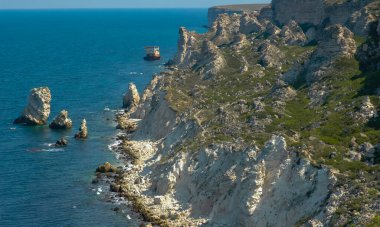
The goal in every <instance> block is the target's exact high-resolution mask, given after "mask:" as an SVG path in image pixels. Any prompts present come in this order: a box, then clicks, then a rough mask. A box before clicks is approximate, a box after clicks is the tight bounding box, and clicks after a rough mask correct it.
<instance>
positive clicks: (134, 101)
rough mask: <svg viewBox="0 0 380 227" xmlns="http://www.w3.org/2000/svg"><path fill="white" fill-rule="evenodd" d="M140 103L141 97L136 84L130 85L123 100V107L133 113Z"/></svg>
mask: <svg viewBox="0 0 380 227" xmlns="http://www.w3.org/2000/svg"><path fill="white" fill-rule="evenodd" d="M139 102H140V95H139V92H138V91H137V88H136V85H135V84H134V83H129V88H128V92H127V93H126V94H125V95H124V98H123V107H124V108H126V109H128V110H129V111H131V110H132V109H135V108H136V107H137V105H138V104H139Z"/></svg>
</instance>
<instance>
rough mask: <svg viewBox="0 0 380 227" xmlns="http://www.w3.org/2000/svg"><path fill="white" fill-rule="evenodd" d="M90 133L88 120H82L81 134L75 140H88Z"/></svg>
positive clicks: (76, 135)
mask: <svg viewBox="0 0 380 227" xmlns="http://www.w3.org/2000/svg"><path fill="white" fill-rule="evenodd" d="M87 136H88V131H87V121H86V119H83V120H82V123H81V125H80V127H79V132H78V133H77V134H75V136H74V138H75V139H87Z"/></svg>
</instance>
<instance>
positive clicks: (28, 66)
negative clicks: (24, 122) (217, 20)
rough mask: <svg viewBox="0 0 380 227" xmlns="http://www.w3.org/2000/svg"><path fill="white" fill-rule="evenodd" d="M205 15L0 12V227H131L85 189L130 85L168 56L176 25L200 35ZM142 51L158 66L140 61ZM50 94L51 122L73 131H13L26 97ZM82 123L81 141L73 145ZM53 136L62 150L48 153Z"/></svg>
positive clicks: (106, 155) (104, 154) (143, 80)
mask: <svg viewBox="0 0 380 227" xmlns="http://www.w3.org/2000/svg"><path fill="white" fill-rule="evenodd" d="M206 13H207V10H206V9H186V10H185V9H184V10H182V9H181V10H179V9H170V10H137V9H136V10H41V11H38V10H36V11H17V10H12V11H0V81H1V82H0V170H1V176H0V202H1V205H0V226H92V225H95V226H134V225H135V221H134V220H128V219H127V218H125V216H124V215H121V214H118V213H116V212H114V211H112V210H111V208H112V207H114V205H112V204H110V203H107V202H106V201H105V200H104V199H102V193H100V195H97V193H96V191H94V190H93V189H94V185H92V184H91V180H92V177H93V176H94V170H95V169H96V167H97V166H98V165H99V164H101V163H104V162H105V161H110V162H111V163H117V160H115V157H114V155H113V154H112V153H111V152H110V151H109V150H108V147H107V146H108V145H109V144H110V143H111V142H112V138H113V137H114V135H115V133H116V131H115V130H114V126H115V125H114V123H113V122H112V120H110V119H112V111H107V109H106V108H110V109H111V110H112V109H117V108H119V107H120V106H121V104H122V101H121V100H122V99H121V97H122V94H123V93H124V92H125V91H126V89H127V88H128V83H129V82H131V81H133V82H135V83H136V85H137V87H138V88H139V90H140V91H142V89H143V88H144V87H145V85H146V84H147V83H148V82H149V80H150V78H151V76H152V74H153V73H154V72H157V71H159V70H160V67H161V65H162V64H163V63H165V62H166V61H167V60H168V59H169V58H170V57H172V56H173V55H174V53H175V51H176V47H177V46H176V44H177V37H178V27H179V26H186V27H188V28H189V29H192V30H197V31H200V32H202V31H204V29H203V27H202V26H203V25H205V24H207V21H206V20H207V16H206ZM145 45H159V46H160V47H161V52H162V55H163V60H161V61H157V62H145V61H143V59H142V57H143V56H144V49H143V47H144V46H145ZM40 86H48V87H49V88H50V89H51V92H52V112H51V116H50V120H52V118H53V117H54V116H55V115H56V114H58V113H59V111H60V110H62V109H67V110H68V111H69V114H70V117H71V118H72V119H73V121H74V128H73V129H72V130H68V131H51V130H50V129H49V128H48V127H47V126H40V127H25V126H20V125H17V126H15V125H13V124H12V121H13V120H14V119H15V118H16V117H18V116H19V114H20V112H21V111H22V109H23V108H24V106H25V105H26V102H27V96H28V93H29V90H30V89H31V88H33V87H40ZM82 118H86V119H87V122H88V128H89V133H90V134H89V139H88V140H87V141H74V140H73V139H71V138H72V136H73V135H74V133H75V132H76V131H77V128H78V127H79V124H80V121H81V119H82ZM60 137H67V138H68V139H69V146H68V147H66V148H64V149H52V148H51V147H49V146H48V144H49V143H54V142H55V141H56V140H57V139H59V138H60Z"/></svg>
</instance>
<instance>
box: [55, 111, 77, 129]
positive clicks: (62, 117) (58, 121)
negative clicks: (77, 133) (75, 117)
mask: <svg viewBox="0 0 380 227" xmlns="http://www.w3.org/2000/svg"><path fill="white" fill-rule="evenodd" d="M72 126H73V121H72V120H71V119H70V118H69V113H68V112H67V111H66V110H62V111H61V112H60V113H59V114H58V116H56V117H55V118H54V120H53V122H51V123H50V125H49V127H50V128H51V129H68V128H71V127H72Z"/></svg>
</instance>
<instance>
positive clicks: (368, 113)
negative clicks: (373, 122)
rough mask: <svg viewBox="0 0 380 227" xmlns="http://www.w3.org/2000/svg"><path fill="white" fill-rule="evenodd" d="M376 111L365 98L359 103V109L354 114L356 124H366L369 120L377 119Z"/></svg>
mask: <svg viewBox="0 0 380 227" xmlns="http://www.w3.org/2000/svg"><path fill="white" fill-rule="evenodd" d="M377 116H378V115H377V111H376V108H375V106H374V105H373V104H372V102H371V99H370V98H369V97H368V96H366V97H365V98H364V100H363V102H362V103H361V106H360V108H359V109H358V111H357V112H356V113H355V118H356V120H357V121H358V122H361V123H367V122H368V121H369V120H370V119H372V118H375V117H377Z"/></svg>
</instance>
